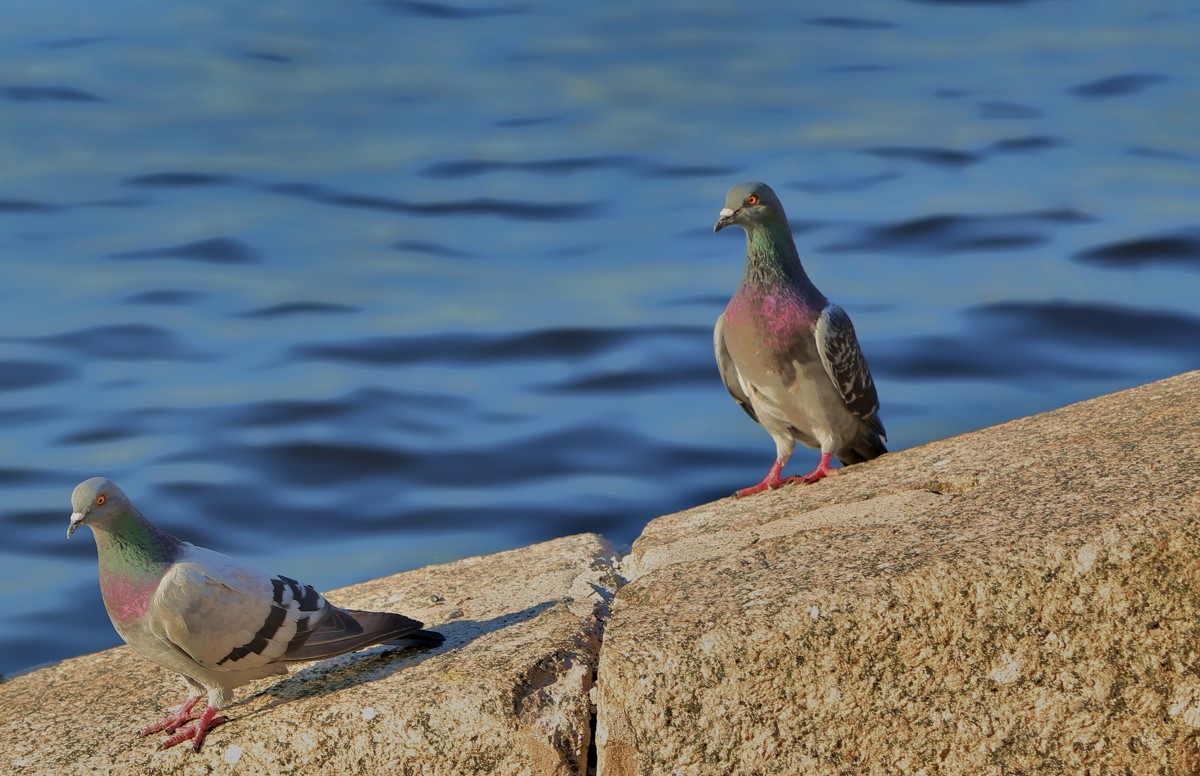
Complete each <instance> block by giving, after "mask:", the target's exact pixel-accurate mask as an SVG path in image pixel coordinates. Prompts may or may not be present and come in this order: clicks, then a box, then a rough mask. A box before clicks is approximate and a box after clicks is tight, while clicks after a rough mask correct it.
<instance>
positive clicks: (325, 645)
mask: <svg viewBox="0 0 1200 776" xmlns="http://www.w3.org/2000/svg"><path fill="white" fill-rule="evenodd" d="M329 609H330V616H329V618H327V619H326V620H325V621H324V622H322V623H321V627H319V628H318V629H317V630H316V631H314V632H313V633H312V635H311V636H309V637H308V638H307V639H305V641H304V643H302V644H297V645H296V646H294V647H290V648H289V649H288V651H287V652H286V653H284V655H283V658H282V659H283V660H285V661H287V662H292V661H297V660H322V659H324V658H327V657H335V656H337V655H343V654H345V653H347V652H353V651H355V650H356V649H362V648H363V647H369V646H371V645H373V644H381V643H383V642H385V641H391V640H392V639H399V638H402V637H406V636H412V635H415V634H416V633H420V632H423V631H421V626H422V625H424V623H422V622H420V621H419V620H414V619H412V618H411V617H405V616H404V615H402V614H394V613H392V612H363V611H358V610H356V609H341V608H339V607H336V606H332V605H330V607H329ZM439 643H440V642H439Z"/></svg>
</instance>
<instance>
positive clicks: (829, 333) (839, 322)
mask: <svg viewBox="0 0 1200 776" xmlns="http://www.w3.org/2000/svg"><path fill="white" fill-rule="evenodd" d="M816 336H817V352H818V353H819V354H820V356H821V363H822V364H823V365H824V367H825V372H826V374H828V375H829V379H830V380H832V381H833V385H834V387H835V388H836V389H837V392H838V394H840V395H841V397H842V401H844V402H845V403H846V408H847V409H849V410H850V412H851V413H853V414H854V415H855V416H857V417H859V418H860V419H862V421H863V422H864V423H866V424H867V425H868V426H869V427H870V428H872V429H873V430H874V431H875V433H877V434H879V436H881V437H883V438H884V439H887V434H886V432H885V431H884V429H883V423H882V422H881V421H880V420H879V394H877V393H876V392H875V381H874V380H872V379H871V370H870V369H868V368H867V360H866V359H865V358H864V357H863V354H862V349H861V348H859V346H858V337H857V336H856V335H855V333H854V324H852V323H851V322H850V316H849V315H846V311H845V310H843V309H842V308H840V307H838V306H837V305H836V304H833V303H830V304H829V305H828V306H827V307H826V308H825V309H824V310H822V311H821V317H820V318H819V319H818V320H817V331H816Z"/></svg>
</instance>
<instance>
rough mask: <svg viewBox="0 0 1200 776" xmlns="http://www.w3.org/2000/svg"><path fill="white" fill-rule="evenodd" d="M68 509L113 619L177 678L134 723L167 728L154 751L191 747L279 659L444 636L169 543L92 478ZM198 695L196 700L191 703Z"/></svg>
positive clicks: (277, 666) (282, 666)
mask: <svg viewBox="0 0 1200 776" xmlns="http://www.w3.org/2000/svg"><path fill="white" fill-rule="evenodd" d="M71 508H72V510H73V512H72V514H71V524H70V526H69V527H68V528H67V538H68V539H69V538H71V534H73V533H75V530H76V529H77V528H79V526H81V525H88V526H91V528H92V533H93V534H95V537H96V550H97V552H98V553H99V556H100V591H101V593H102V594H103V596H104V606H105V608H106V609H108V616H109V618H110V619H111V620H112V624H113V627H114V628H116V629H117V633H119V634H120V635H121V638H123V639H124V640H125V642H126V643H128V644H129V646H131V647H133V648H134V650H136V651H137V652H138V653H140V654H141V655H142V657H145V658H147V659H149V660H151V661H152V662H154V663H157V664H159V665H160V666H162V667H163V668H166V669H168V670H170V671H174V672H175V673H177V674H180V675H181V676H182V677H183V680H184V681H185V682H186V683H187V686H188V698H187V700H186V701H184V703H183V705H182V706H180V707H179V709H178V711H176V712H175V713H173V714H168V715H167V716H166V717H164V718H163V719H162V720H161V721H160V722H157V723H155V724H153V725H151V726H150V727H147V728H145V729H144V730H142V731H141V734H142V735H143V736H147V735H150V734H151V733H158V732H160V731H166V732H167V733H172V734H173V735H172V736H171V737H170V738H168V739H166V740H165V741H163V742H162V744H161V745H160V747H159V748H161V749H166V748H168V747H171V746H175V745H176V744H178V743H181V742H183V741H188V740H190V741H191V742H192V747H193V748H194V749H195V750H196V751H200V746H201V745H202V744H203V743H204V737H205V736H206V735H207V734H208V731H209V730H211V729H212V728H214V727H216V726H217V725H220V724H221V723H223V722H225V718H224V717H218V716H217V715H216V714H217V710H218V709H220V708H221V707H222V706H224V705H225V704H227V703H229V701H230V700H232V698H233V689H234V688H235V687H240V686H242V685H243V684H246V683H247V682H250V681H251V680H254V679H261V678H262V677H265V676H270V675H271V674H286V673H287V672H288V669H287V664H288V663H291V662H295V661H301V660H319V659H321V658H327V657H333V656H335V655H341V654H343V653H345V652H352V651H354V650H356V649H361V648H362V647H367V646H371V645H372V644H380V643H384V642H387V643H389V644H393V643H394V644H396V645H397V646H415V647H423V648H430V647H436V646H437V645H439V644H441V643H442V642H443V641H444V638H443V636H442V635H441V634H440V633H435V632H433V631H427V630H421V626H422V623H420V622H417V621H416V620H413V619H410V618H408V617H405V616H403V615H400V614H391V613H387V612H361V611H356V610H354V609H339V608H338V607H336V606H334V605H333V604H331V603H329V602H328V601H326V600H325V599H324V598H323V597H322V596H321V594H320V593H318V592H317V591H316V590H314V589H313V588H312V587H310V586H308V585H304V584H301V583H300V582H297V581H296V580H294V579H292V578H291V577H285V576H283V575H282V574H279V575H273V574H270V573H269V572H267V571H264V570H262V569H260V568H258V567H257V566H252V565H250V564H249V563H243V562H241V561H238V560H235V559H234V558H230V557H229V556H227V555H222V554H221V553H219V552H214V551H213V550H206V549H204V548H203V547H196V546H195V545H192V544H188V543H187V542H183V541H180V540H179V539H176V538H175V537H174V536H171V535H170V534H167V533H165V532H163V531H161V530H159V529H158V528H155V527H154V526H153V525H151V524H150V522H149V521H148V520H146V518H145V517H143V516H142V513H141V512H139V511H138V510H137V507H135V506H134V505H133V504H132V503H131V502H130V500H129V498H128V497H126V495H125V494H124V493H122V492H121V489H120V488H118V487H117V486H116V485H114V484H113V483H112V482H110V481H109V480H106V479H104V478H103V477H93V478H91V479H90V480H85V481H84V482H81V483H80V484H79V485H77V486H76V487H75V491H74V492H73V493H72V494H71ZM205 692H207V694H208V704H207V706H206V707H205V708H204V709H203V710H199V711H197V710H194V709H195V706H196V702H197V701H198V700H199V699H200V696H201V694H202V693H205ZM189 723H194V724H189Z"/></svg>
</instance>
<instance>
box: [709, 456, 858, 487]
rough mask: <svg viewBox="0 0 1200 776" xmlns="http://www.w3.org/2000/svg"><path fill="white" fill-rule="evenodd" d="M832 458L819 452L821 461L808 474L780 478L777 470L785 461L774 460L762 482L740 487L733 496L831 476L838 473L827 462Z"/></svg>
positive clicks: (810, 482) (811, 481)
mask: <svg viewBox="0 0 1200 776" xmlns="http://www.w3.org/2000/svg"><path fill="white" fill-rule="evenodd" d="M832 458H833V453H821V462H820V463H819V464H817V468H816V469H813V470H812V471H811V472H809V473H808V474H804V475H796V476H793V477H783V478H780V476H779V472H780V470H781V469H783V465H784V464H785V463H786V461H776V462H775V463H774V464H772V465H771V469H770V471H768V472H767V476H766V477H763V480H762V482H760V483H758V484H757V485H751V486H750V487H748V488H742V489H741V490H739V491H737V492H736V493H734V494H733V497H734V498H745V497H746V496H753V495H754V494H755V493H762V492H763V491H764V490H776V489H777V488H781V487H783V486H784V485H790V484H791V483H793V482H802V483H804V484H805V485H811V484H813V483H814V482H816V481H818V480H823V479H825V478H826V477H832V476H834V475H835V474H837V473H838V470H837V469H834V468H832V467H830V465H829V462H830V460H831V459H832Z"/></svg>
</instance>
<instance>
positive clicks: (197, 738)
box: [158, 706, 226, 752]
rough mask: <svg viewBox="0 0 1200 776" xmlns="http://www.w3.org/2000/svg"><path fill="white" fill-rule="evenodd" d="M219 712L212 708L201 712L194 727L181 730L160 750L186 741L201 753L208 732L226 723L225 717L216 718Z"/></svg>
mask: <svg viewBox="0 0 1200 776" xmlns="http://www.w3.org/2000/svg"><path fill="white" fill-rule="evenodd" d="M216 713H217V710H216V709H215V708H213V707H212V706H208V707H206V708H205V709H204V711H202V712H200V716H199V717H196V720H195V724H194V725H188V726H187V727H185V728H184V729H183V730H180V731H179V732H178V733H176V734H175V735H173V736H171V737H170V738H168V739H167V740H166V741H163V742H162V743H161V744H159V745H158V748H159V749H160V750H162V749H170V748H171V747H173V746H175V745H176V744H181V743H183V742H184V741H191V742H192V749H193V750H194V751H197V752H199V751H200V747H201V746H203V745H204V739H205V738H206V737H207V736H208V731H210V730H212V729H213V728H215V727H216V726H218V725H222V724H224V723H225V721H226V720H225V717H218V716H216Z"/></svg>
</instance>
